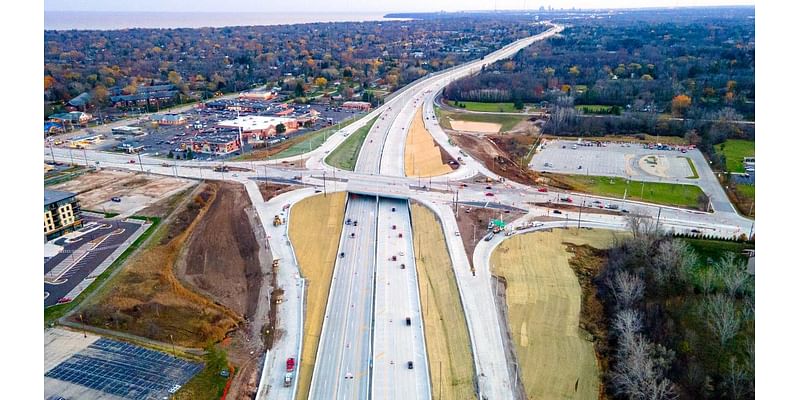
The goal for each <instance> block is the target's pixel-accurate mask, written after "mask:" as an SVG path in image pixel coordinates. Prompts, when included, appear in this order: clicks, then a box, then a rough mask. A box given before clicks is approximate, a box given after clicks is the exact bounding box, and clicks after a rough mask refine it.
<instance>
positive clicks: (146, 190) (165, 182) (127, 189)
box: [50, 169, 195, 215]
mask: <svg viewBox="0 0 800 400" xmlns="http://www.w3.org/2000/svg"><path fill="white" fill-rule="evenodd" d="M193 185H195V182H194V181H191V180H188V179H181V178H177V179H176V178H170V177H166V176H158V175H146V174H142V173H134V172H122V171H112V170H108V169H104V170H101V171H98V172H92V173H87V174H84V175H81V176H78V177H76V178H75V179H72V180H70V181H67V182H64V183H60V184H58V185H53V186H51V187H50V189H54V190H64V191H68V192H75V193H78V200H79V201H80V203H81V207H83V208H84V209H87V210H93V211H103V210H105V211H106V212H115V213H119V214H124V215H132V214H134V213H136V212H137V211H139V210H141V209H143V208H145V207H147V206H148V205H150V204H153V203H155V202H156V201H158V200H161V199H163V198H166V197H169V196H171V195H173V194H176V193H179V192H181V191H183V190H185V189H187V188H189V187H191V186H193ZM112 197H119V198H120V200H121V201H120V202H119V203H115V202H113V201H111V198H112Z"/></svg>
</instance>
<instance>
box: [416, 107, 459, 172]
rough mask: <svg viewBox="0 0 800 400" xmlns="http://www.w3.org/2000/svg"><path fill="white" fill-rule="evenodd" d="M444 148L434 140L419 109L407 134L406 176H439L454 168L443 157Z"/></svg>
mask: <svg viewBox="0 0 800 400" xmlns="http://www.w3.org/2000/svg"><path fill="white" fill-rule="evenodd" d="M443 153H445V152H443V151H442V149H441V148H440V147H439V145H438V144H436V141H434V140H433V136H431V134H430V132H428V130H427V129H425V122H424V121H423V120H422V108H420V109H419V110H417V114H416V115H414V121H413V122H412V123H411V128H410V129H409V132H408V135H407V136H406V147H405V173H406V176H414V177H416V176H421V177H425V178H427V177H429V176H439V175H444V174H446V173H448V172H450V171H452V170H453V168H451V167H450V165H448V161H450V160H447V159H445V158H444V157H443Z"/></svg>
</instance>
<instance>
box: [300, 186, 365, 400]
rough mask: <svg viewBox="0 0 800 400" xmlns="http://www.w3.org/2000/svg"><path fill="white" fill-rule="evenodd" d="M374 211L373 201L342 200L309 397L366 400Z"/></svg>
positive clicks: (360, 198)
mask: <svg viewBox="0 0 800 400" xmlns="http://www.w3.org/2000/svg"><path fill="white" fill-rule="evenodd" d="M377 211H378V210H377V199H376V198H375V197H367V196H358V195H350V196H348V201H347V208H346V211H345V219H346V220H347V219H349V220H351V221H352V223H350V224H346V225H345V226H344V229H343V230H342V236H341V238H340V240H339V257H337V259H336V265H335V267H334V272H333V280H332V282H331V290H330V293H329V294H328V304H327V306H326V308H325V320H324V322H323V325H322V334H321V337H320V343H319V349H318V351H317V361H316V364H315V365H314V374H313V375H312V379H311V393H310V396H309V398H311V399H367V398H369V394H370V383H371V373H370V370H371V366H370V361H371V358H372V315H373V296H374V287H375V282H374V279H375V261H376V260H375V248H376V247H375V241H376V229H377V220H378V218H377ZM355 224H357V225H355ZM342 253H343V254H342Z"/></svg>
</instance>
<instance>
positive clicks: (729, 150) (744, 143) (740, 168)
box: [714, 139, 756, 172]
mask: <svg viewBox="0 0 800 400" xmlns="http://www.w3.org/2000/svg"><path fill="white" fill-rule="evenodd" d="M714 150H716V151H717V152H719V153H722V154H723V155H724V156H725V168H727V170H728V171H729V172H744V164H742V159H743V158H745V157H754V156H755V155H756V142H754V141H751V140H741V139H728V140H726V141H725V142H723V143H720V144H718V145H715V146H714Z"/></svg>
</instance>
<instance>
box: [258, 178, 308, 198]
mask: <svg viewBox="0 0 800 400" xmlns="http://www.w3.org/2000/svg"><path fill="white" fill-rule="evenodd" d="M300 187H301V186H296V185H281V184H279V183H272V182H259V183H258V190H259V191H261V197H263V198H264V201H269V200H270V199H271V198H273V197H275V196H277V195H279V194H282V193H286V192H291V191H292V190H295V189H299V188H300Z"/></svg>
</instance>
